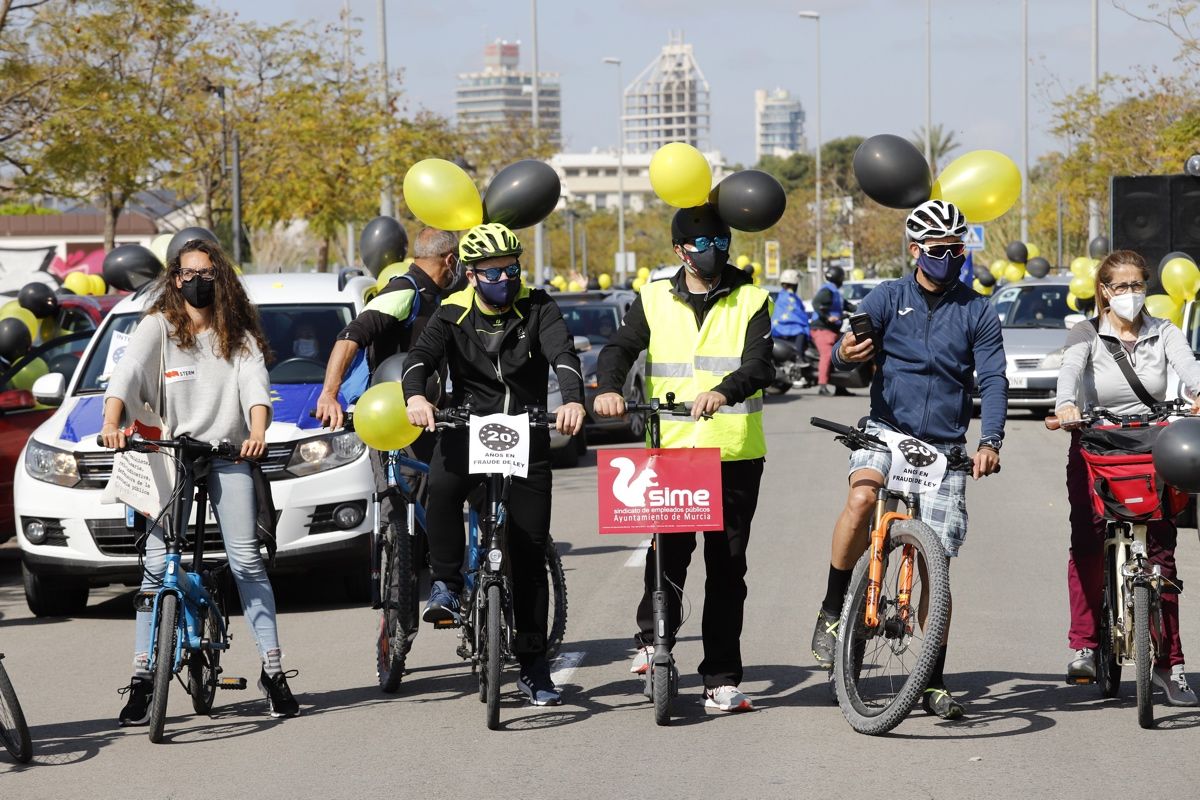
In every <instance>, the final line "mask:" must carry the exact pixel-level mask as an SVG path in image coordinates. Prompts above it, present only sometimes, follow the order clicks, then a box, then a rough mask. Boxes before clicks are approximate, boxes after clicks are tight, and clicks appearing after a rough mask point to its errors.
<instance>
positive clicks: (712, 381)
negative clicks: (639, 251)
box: [594, 204, 775, 711]
mask: <svg viewBox="0 0 1200 800" xmlns="http://www.w3.org/2000/svg"><path fill="white" fill-rule="evenodd" d="M671 238H672V241H673V242H674V245H675V253H676V255H678V256H679V259H680V260H681V261H682V262H683V267H682V269H680V270H679V271H678V272H676V273H675V275H674V276H673V277H672V278H670V279H668V280H660V281H654V282H651V283H648V284H646V285H645V286H643V287H642V290H641V292H640V293H639V296H638V298H637V299H636V300H634V302H633V304H632V305H631V306H630V307H629V311H628V312H626V314H625V319H624V320H623V321H622V324H621V327H620V329H619V330H618V331H617V333H616V335H615V336H614V337H613V339H612V341H610V342H609V344H608V345H607V346H606V347H605V348H604V350H603V351H602V352H601V353H600V358H599V363H598V371H599V384H600V386H599V394H598V395H597V397H596V400H595V404H594V408H595V411H596V414H597V415H599V416H620V415H622V414H624V413H625V400H624V398H623V397H622V396H621V389H622V387H623V386H624V383H625V377H626V375H627V374H628V373H629V369H630V367H631V366H632V365H633V363H634V361H635V360H636V359H637V357H638V355H639V354H640V353H641V352H642V351H643V350H645V351H646V386H645V393H646V396H647V397H658V398H660V399H662V398H665V397H666V393H667V392H674V393H675V397H676V398H677V399H678V400H681V401H685V402H688V403H690V404H691V412H692V413H691V419H683V418H678V417H670V416H664V417H663V418H662V424H661V434H662V446H663V447H717V448H720V450H721V489H722V500H723V503H722V505H723V507H724V521H725V530H723V531H707V532H705V534H704V564H705V567H706V570H707V573H708V579H707V582H706V584H705V591H704V620H703V622H702V624H701V628H702V636H703V639H704V660H703V661H702V662H701V663H700V668H699V671H700V675H701V676H702V677H703V679H704V696H705V705H706V706H707V707H709V708H717V709H720V710H722V711H749V710H751V709H753V707H754V706H753V705H752V703H751V702H750V699H749V698H748V697H746V695H745V694H743V693H742V692H741V691H740V690H739V689H738V684H740V683H741V680H742V652H741V634H742V609H743V607H744V605H745V602H746V545H747V542H748V541H749V538H750V522H751V520H752V519H753V518H754V510H755V508H756V507H757V505H758V488H759V483H760V482H761V480H762V471H763V462H764V460H765V459H764V456H765V455H766V452H767V444H766V438H765V437H764V435H763V425H762V409H763V399H762V391H763V389H764V388H766V386H767V385H769V384H770V382H771V380H772V378H773V377H774V371H775V370H774V366H773V365H772V362H771V347H772V341H771V309H770V302H769V296H768V295H767V293H766V292H765V291H763V290H762V289H759V288H757V287H756V286H754V285H753V282H752V280H751V278H750V276H749V275H747V274H745V273H744V272H742V271H741V270H739V269H737V267H735V266H733V265H731V264H730V263H729V244H730V231H729V225H728V224H726V223H725V222H724V221H722V220H721V218H720V217H719V216H718V215H717V212H716V210H715V209H714V208H713V207H712V206H710V205H707V204H705V205H703V206H697V207H696V208H685V209H680V210H679V212H678V213H676V214H675V218H674V219H673V220H672V222H671ZM708 416H711V419H701V417H708ZM660 542H661V545H660V546H661V548H662V550H661V553H660V557H661V558H662V560H663V569H664V573H665V575H666V578H667V580H668V581H669V582H670V583H671V584H673V585H674V586H676V587H678V591H671V592H668V618H669V619H670V620H671V626H670V627H671V636H670V639H671V642H672V645H673V644H674V640H675V633H676V632H677V630H678V628H679V624H680V622H679V620H680V606H681V596H682V592H683V584H684V580H685V579H686V578H687V568H688V564H689V562H690V561H691V558H692V551H693V550H695V548H696V536H695V534H686V533H682V534H681V533H673V534H670V535H668V536H663V537H662V538H661V539H660ZM653 585H654V570H653V565H652V563H650V562H648V563H647V566H646V576H645V591H644V592H643V594H642V600H641V603H640V604H639V605H638V610H637V622H638V629H639V630H638V634H637V636H636V637H635V640H636V642H637V646H638V652H637V653H636V654H635V655H634V658H633V665H632V666H631V668H630V671H631V672H634V673H637V674H643V673H645V672H646V670H647V669H649V665H650V660H651V659H652V658H653V655H654V647H653V646H652V645H653V642H654V633H653V627H652V612H651V591H652V587H653Z"/></svg>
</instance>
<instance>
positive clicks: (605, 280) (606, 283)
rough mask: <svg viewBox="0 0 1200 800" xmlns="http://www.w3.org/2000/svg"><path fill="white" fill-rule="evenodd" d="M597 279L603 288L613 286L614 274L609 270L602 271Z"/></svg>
mask: <svg viewBox="0 0 1200 800" xmlns="http://www.w3.org/2000/svg"><path fill="white" fill-rule="evenodd" d="M596 281H597V282H598V283H599V284H600V288H601V289H610V288H612V276H611V275H609V274H608V273H607V272H601V273H600V275H599V277H597V278H596Z"/></svg>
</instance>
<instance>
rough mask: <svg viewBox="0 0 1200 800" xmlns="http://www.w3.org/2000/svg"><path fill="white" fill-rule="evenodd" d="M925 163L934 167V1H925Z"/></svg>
mask: <svg viewBox="0 0 1200 800" xmlns="http://www.w3.org/2000/svg"><path fill="white" fill-rule="evenodd" d="M925 162H926V163H927V164H929V165H930V167H932V166H933V0H925Z"/></svg>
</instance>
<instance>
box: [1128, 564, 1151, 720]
mask: <svg viewBox="0 0 1200 800" xmlns="http://www.w3.org/2000/svg"><path fill="white" fill-rule="evenodd" d="M1150 601H1151V598H1150V587H1149V586H1134V587H1133V660H1134V663H1135V665H1136V666H1137V712H1138V725H1140V726H1142V727H1143V728H1153V727H1154V697H1153V695H1152V693H1153V691H1154V686H1153V684H1152V683H1151V682H1150V671H1151V670H1152V669H1154V647H1153V645H1152V643H1151V641H1150V619H1151V613H1150Z"/></svg>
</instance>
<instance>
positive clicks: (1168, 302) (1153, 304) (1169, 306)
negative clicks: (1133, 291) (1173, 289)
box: [1146, 294, 1184, 326]
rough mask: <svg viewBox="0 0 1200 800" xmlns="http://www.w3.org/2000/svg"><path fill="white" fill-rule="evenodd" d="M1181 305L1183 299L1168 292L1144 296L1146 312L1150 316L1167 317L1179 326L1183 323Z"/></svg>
mask: <svg viewBox="0 0 1200 800" xmlns="http://www.w3.org/2000/svg"><path fill="white" fill-rule="evenodd" d="M1183 305H1184V304H1183V301H1181V300H1176V299H1175V298H1174V297H1171V296H1170V295H1168V294H1152V295H1150V296H1149V297H1147V298H1146V312H1147V313H1148V314H1149V315H1150V316H1152V317H1162V318H1163V319H1169V320H1171V322H1173V323H1175V324H1176V325H1180V326H1182V325H1183Z"/></svg>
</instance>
